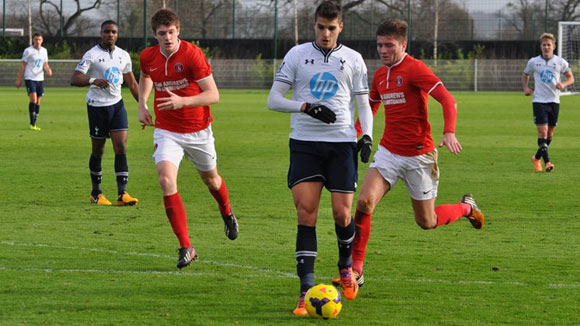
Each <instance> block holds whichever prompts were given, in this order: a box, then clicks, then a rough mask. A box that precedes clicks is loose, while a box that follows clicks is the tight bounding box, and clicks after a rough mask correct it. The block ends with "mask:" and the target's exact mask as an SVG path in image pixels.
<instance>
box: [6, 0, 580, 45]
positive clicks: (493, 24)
mask: <svg viewBox="0 0 580 326" xmlns="http://www.w3.org/2000/svg"><path fill="white" fill-rule="evenodd" d="M0 1H2V4H3V5H4V6H3V7H5V12H4V13H3V17H4V19H5V20H6V22H3V25H5V27H6V28H22V29H23V30H25V31H26V32H27V31H28V17H27V16H28V1H23V0H0ZM93 2H94V1H81V2H80V6H81V7H82V8H86V7H88V5H89V4H92V3H93ZM51 3H52V4H55V3H56V4H55V5H54V6H50V5H47V4H45V5H44V6H41V1H38V0H34V1H32V2H31V4H32V7H31V13H32V16H33V19H32V22H33V28H32V29H33V30H35V31H41V32H43V33H44V34H45V35H48V36H67V35H68V36H98V32H99V28H98V26H99V24H100V22H102V21H104V20H105V19H114V20H117V21H118V22H119V24H120V34H121V35H124V36H127V37H143V36H145V35H144V34H146V33H151V31H150V28H149V27H148V26H147V22H148V20H149V19H150V18H151V16H152V14H153V13H154V12H155V11H156V10H157V9H159V8H160V7H161V6H162V4H163V3H165V4H166V5H167V6H168V7H169V8H172V9H174V10H175V11H176V12H178V13H179V15H180V17H181V23H182V31H181V36H182V37H183V38H188V39H198V40H199V39H206V38H207V39H223V38H225V39H247V38H270V37H273V35H274V33H275V32H277V33H278V36H279V37H280V38H284V39H294V37H295V34H298V37H299V39H300V40H304V39H312V36H313V35H312V34H313V28H312V15H313V13H314V9H315V7H316V5H317V4H318V3H319V1H297V0H294V1H290V0H243V1H242V0H196V1H191V0H166V1H157V0H123V1H119V0H117V1H115V0H102V1H101V3H102V5H101V6H100V7H98V9H94V10H89V11H86V12H84V13H82V15H80V16H78V18H77V19H75V20H73V21H69V19H70V18H71V17H77V16H75V14H78V10H79V9H80V8H77V5H78V3H77V2H76V1H75V0H61V1H60V3H59V1H51ZM342 4H343V7H344V8H345V15H344V21H345V29H344V31H343V34H342V38H343V39H374V30H375V28H376V25H377V24H378V23H379V22H380V21H382V20H384V19H386V18H389V17H398V18H402V19H405V20H407V21H409V23H410V25H411V30H410V39H413V40H432V39H433V36H434V34H433V32H434V30H435V27H436V26H437V30H438V37H439V39H440V40H443V41H457V40H536V39H537V37H538V36H539V34H541V32H543V31H545V30H551V31H553V32H555V30H556V25H557V21H558V20H576V18H577V17H578V14H579V11H580V8H576V6H572V5H569V4H568V5H566V2H565V1H554V0H535V1H506V0H486V1H482V0H435V1H433V0H430V1H426V0H396V1H357V0H342ZM41 8H43V9H42V10H43V15H42V16H41V15H40V14H39V10H40V9H41ZM60 9H62V10H60ZM59 11H60V12H61V13H62V16H61V13H59ZM435 13H437V14H435ZM42 19H45V20H46V21H45V23H46V25H44V24H43V22H42ZM66 23H71V24H69V25H68V26H69V28H68V29H67V30H66V32H64V31H63V30H62V29H61V27H62V26H63V25H65V24H66ZM47 26H48V28H47ZM63 32H64V33H63Z"/></svg>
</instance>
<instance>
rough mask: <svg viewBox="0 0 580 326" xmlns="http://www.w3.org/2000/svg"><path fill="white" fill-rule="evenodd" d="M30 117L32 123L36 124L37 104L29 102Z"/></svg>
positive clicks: (32, 124)
mask: <svg viewBox="0 0 580 326" xmlns="http://www.w3.org/2000/svg"><path fill="white" fill-rule="evenodd" d="M28 117H29V118H30V125H31V126H34V125H36V104H34V103H32V102H28Z"/></svg>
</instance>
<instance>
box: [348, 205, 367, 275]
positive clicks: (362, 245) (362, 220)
mask: <svg viewBox="0 0 580 326" xmlns="http://www.w3.org/2000/svg"><path fill="white" fill-rule="evenodd" d="M354 223H355V228H356V235H355V237H354V241H353V243H352V268H353V269H354V270H356V271H357V272H359V273H362V272H363V263H364V260H365V254H366V252H367V243H368V242H369V236H370V234H371V214H366V213H363V212H361V211H359V210H357V211H356V213H355V214H354Z"/></svg>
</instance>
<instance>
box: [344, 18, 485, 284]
mask: <svg viewBox="0 0 580 326" xmlns="http://www.w3.org/2000/svg"><path fill="white" fill-rule="evenodd" d="M406 47H407V23H406V22H404V21H401V20H398V19H393V20H387V21H384V22H382V23H381V24H380V25H379V27H378V29H377V51H378V53H379V56H380V58H381V61H382V62H383V64H384V66H383V67H380V68H379V69H378V70H377V71H376V73H375V75H374V77H373V83H372V87H371V93H370V95H369V101H370V103H371V108H372V110H373V114H376V112H377V110H378V109H379V107H380V104H381V103H383V105H384V107H385V129H384V132H383V137H382V139H381V141H380V144H379V149H378V151H377V152H376V153H375V156H374V160H373V162H372V163H371V164H370V165H369V169H368V171H367V174H366V177H365V179H364V181H363V184H362V187H361V192H360V195H359V198H358V200H357V207H356V213H355V225H356V230H357V231H356V236H355V239H354V242H353V249H352V258H353V264H352V266H353V270H354V273H355V274H356V275H357V280H358V283H359V286H361V285H362V284H363V283H364V278H363V262H364V257H365V252H366V246H367V242H368V240H369V235H370V231H371V215H372V213H373V210H374V209H375V207H376V206H377V204H378V203H379V202H380V200H381V199H382V198H383V196H385V195H386V194H387V193H388V192H389V191H390V190H391V189H392V188H393V187H394V186H395V184H396V183H397V181H398V180H400V179H401V180H403V182H404V183H405V184H406V186H407V192H408V193H409V195H410V197H411V202H412V206H413V211H414V213H415V222H416V223H417V224H418V225H419V226H420V227H421V228H423V229H434V228H436V227H438V226H441V225H447V224H450V223H453V222H455V221H456V220H458V219H460V218H461V217H466V218H467V219H468V220H469V221H470V222H471V224H472V225H473V227H474V228H476V229H481V228H482V227H483V223H484V216H483V214H482V213H481V211H480V210H479V208H478V206H477V205H476V203H475V201H474V199H473V196H472V195H464V196H463V198H462V199H461V202H459V203H456V204H443V205H439V206H437V207H435V199H436V197H437V187H438V184H439V168H438V165H437V149H436V148H435V145H434V142H433V138H432V137H431V127H430V125H429V121H428V119H427V100H428V96H429V95H431V96H432V97H433V98H434V99H436V100H437V101H438V102H439V103H440V104H441V106H442V107H443V117H444V128H443V138H442V140H441V142H440V143H439V147H442V146H446V147H447V149H448V150H449V151H450V152H451V153H453V154H458V153H459V152H460V151H461V144H460V143H459V141H458V140H457V138H456V137H455V120H456V116H457V105H456V103H455V99H454V98H453V96H452V95H451V94H450V93H449V92H448V91H447V89H446V88H445V86H443V83H442V82H441V80H440V79H439V78H438V77H437V76H435V74H434V73H433V72H432V71H431V70H430V69H429V68H428V67H427V66H426V65H425V64H424V63H423V62H421V61H420V60H417V59H414V58H412V57H411V56H409V55H407V53H406V52H405V50H406ZM357 129H358V128H357ZM333 282H335V283H337V282H339V280H338V278H337V279H334V280H333Z"/></svg>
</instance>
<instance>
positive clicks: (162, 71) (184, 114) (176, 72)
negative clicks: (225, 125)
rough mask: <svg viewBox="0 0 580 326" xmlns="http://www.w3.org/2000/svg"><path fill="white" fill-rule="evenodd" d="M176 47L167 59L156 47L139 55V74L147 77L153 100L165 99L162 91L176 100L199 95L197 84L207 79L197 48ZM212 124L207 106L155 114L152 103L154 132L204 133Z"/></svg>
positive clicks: (203, 59)
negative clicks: (149, 80) (159, 130)
mask: <svg viewBox="0 0 580 326" xmlns="http://www.w3.org/2000/svg"><path fill="white" fill-rule="evenodd" d="M178 46H179V48H178V49H177V51H176V52H174V53H172V54H171V55H170V56H169V57H166V56H165V55H164V54H163V53H162V52H161V49H160V47H159V44H157V45H155V46H152V47H148V48H146V49H145V50H143V52H141V56H140V62H141V72H142V73H145V74H146V75H149V77H151V80H152V81H153V88H154V89H155V99H158V98H160V97H168V96H169V95H168V94H167V92H166V91H165V90H166V89H169V90H170V91H171V92H173V93H175V94H176V95H179V96H195V95H197V94H200V93H201V88H200V87H199V84H198V83H197V82H198V81H200V80H202V79H204V78H207V77H209V76H211V66H210V65H209V63H208V62H207V59H206V57H205V55H204V54H203V52H202V51H201V49H200V48H199V47H197V46H195V45H194V44H192V43H190V42H186V41H183V40H180V41H179V45H178ZM212 120H213V119H212V116H211V113H210V110H209V106H198V107H184V108H181V109H179V110H163V111H159V110H158V109H157V101H155V127H156V128H161V129H165V130H169V131H172V132H178V133H191V132H196V131H200V130H203V129H206V128H207V127H208V126H209V124H210V122H211V121H212Z"/></svg>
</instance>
